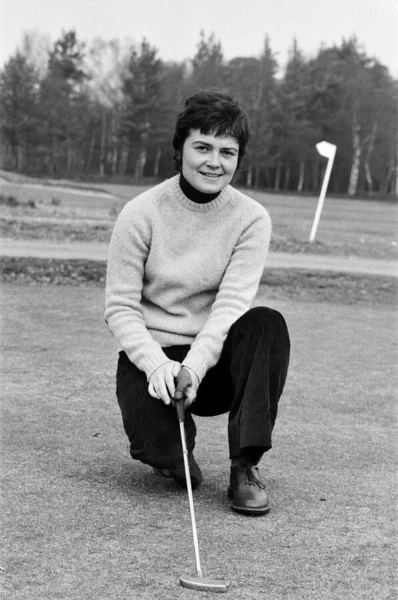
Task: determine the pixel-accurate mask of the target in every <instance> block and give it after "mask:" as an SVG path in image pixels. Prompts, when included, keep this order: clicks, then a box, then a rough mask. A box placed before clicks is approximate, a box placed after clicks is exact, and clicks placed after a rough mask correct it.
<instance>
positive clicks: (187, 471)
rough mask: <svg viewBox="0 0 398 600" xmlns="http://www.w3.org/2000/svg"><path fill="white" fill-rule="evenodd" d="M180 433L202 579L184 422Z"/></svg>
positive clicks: (198, 563)
mask: <svg viewBox="0 0 398 600" xmlns="http://www.w3.org/2000/svg"><path fill="white" fill-rule="evenodd" d="M180 432H181V442H182V452H183V457H184V468H185V478H186V480H187V490H188V500H189V510H190V511H191V522H192V535H193V545H194V548H195V559H196V570H197V572H198V577H202V567H201V566H200V557H199V543H198V534H197V531H196V520H195V511H194V508H193V496H192V484H191V473H190V471H189V463H188V450H187V443H186V439H185V427H184V422H183V421H181V422H180Z"/></svg>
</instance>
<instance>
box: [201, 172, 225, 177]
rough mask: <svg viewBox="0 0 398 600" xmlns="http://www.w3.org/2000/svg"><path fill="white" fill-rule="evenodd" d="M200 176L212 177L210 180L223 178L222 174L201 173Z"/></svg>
mask: <svg viewBox="0 0 398 600" xmlns="http://www.w3.org/2000/svg"><path fill="white" fill-rule="evenodd" d="M200 174H201V175H204V176H205V177H210V179H217V178H218V177H221V173H203V172H202V171H200Z"/></svg>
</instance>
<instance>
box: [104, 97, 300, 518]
mask: <svg viewBox="0 0 398 600" xmlns="http://www.w3.org/2000/svg"><path fill="white" fill-rule="evenodd" d="M249 135H250V126H249V121H248V117H247V115H246V113H245V112H244V110H243V109H242V108H241V106H240V105H239V104H238V102H237V101H236V100H235V99H234V98H233V97H232V96H229V95H227V94H224V93H221V92H218V91H201V92H198V93H196V94H194V95H192V96H191V97H190V98H188V99H187V100H186V102H185V107H184V109H183V111H182V112H181V114H180V115H179V116H178V118H177V122H176V128H175V134H174V139H173V146H174V150H175V156H174V159H175V164H176V167H177V170H178V171H179V174H178V175H176V176H175V177H172V178H171V179H169V180H167V181H165V182H163V183H161V184H160V185H157V186H156V187H154V188H152V189H150V190H148V191H146V192H144V193H143V194H140V195H139V196H138V197H136V198H134V199H133V200H131V201H130V202H129V203H128V204H127V205H126V206H125V207H124V208H123V210H122V211H121V213H120V215H119V217H118V219H117V222H116V224H115V228H114V232H113V235H112V239H111V243H110V249H109V259H108V269H107V284H106V309H105V319H106V321H107V323H108V326H109V328H110V330H111V332H112V333H113V334H114V336H115V337H116V338H117V340H118V342H119V346H120V348H119V350H120V354H119V362H118V368H117V398H118V402H119V406H120V409H121V413H122V417H123V424H124V428H125V431H126V434H127V436H128V438H129V441H130V453H131V456H132V457H133V458H134V459H137V460H140V461H142V462H143V463H146V464H149V465H151V466H152V467H153V468H154V470H155V472H156V473H157V474H160V475H163V476H165V477H172V478H173V479H174V480H175V481H176V482H177V483H179V484H180V485H181V486H182V487H184V486H185V483H186V482H185V476H184V466H183V458H182V449H181V440H180V434H179V425H178V421H177V418H176V413H175V409H174V406H173V402H172V400H173V397H174V393H175V391H176V385H177V386H178V389H179V390H180V389H182V388H184V394H185V397H186V401H185V403H186V407H187V408H188V407H189V408H188V410H187V411H186V432H187V446H188V450H189V463H190V468H191V477H192V485H193V487H194V488H195V487H197V486H198V485H200V483H201V482H202V473H201V471H200V468H199V466H198V465H197V463H196V461H195V459H194V456H193V449H194V446H195V434H196V427H195V423H194V420H193V418H192V414H194V415H200V416H212V415H219V414H222V413H225V412H229V424H228V434H229V454H230V458H231V473H230V486H229V488H228V494H229V497H230V498H231V499H232V505H231V506H232V508H233V509H234V510H235V511H237V512H240V513H242V514H265V513H267V512H268V511H269V501H268V496H267V493H266V490H265V485H264V484H263V482H262V481H261V480H260V476H259V472H258V468H257V464H258V462H259V460H260V459H261V457H262V455H263V453H264V452H266V451H267V450H269V449H270V448H271V432H272V429H273V426H274V423H275V419H276V414H277V407H278V401H279V398H280V396H281V394H282V390H283V386H284V383H285V379H286V375H287V368H288V362H289V348H290V344H289V335H288V331H287V327H286V324H285V321H284V319H283V317H282V315H280V314H279V313H278V312H277V311H274V310H271V309H268V308H262V307H257V308H254V309H250V306H251V303H252V301H253V299H254V297H255V295H256V292H257V289H258V285H259V282H260V279H261V276H262V274H263V270H264V265H265V260H266V256H267V252H268V246H269V241H270V236H271V221H270V218H269V215H268V213H267V211H266V210H265V209H264V208H263V207H262V206H261V205H260V204H259V203H257V202H255V201H254V200H252V199H251V198H249V197H247V196H245V195H244V194H242V193H240V192H238V191H237V190H235V189H234V188H233V187H231V186H230V185H229V184H230V183H231V181H232V179H233V176H234V174H235V172H236V169H237V168H238V167H239V165H240V163H241V161H242V159H243V157H244V155H245V151H246V146H247V143H248V140H249ZM209 451H211V448H210V449H209Z"/></svg>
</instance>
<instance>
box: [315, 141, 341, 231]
mask: <svg viewBox="0 0 398 600" xmlns="http://www.w3.org/2000/svg"><path fill="white" fill-rule="evenodd" d="M322 144H327V142H320V144H317V145H316V147H317V150H318V152H319V154H321V155H322V156H327V158H328V164H327V167H326V171H325V177H324V178H323V183H322V189H321V193H320V195H319V200H318V206H317V208H316V212H315V217H314V222H313V224H312V229H311V233H310V242H313V241H314V239H315V235H316V231H317V229H318V225H319V220H320V218H321V212H322V208H323V203H324V201H325V196H326V190H327V189H328V184H329V179H330V174H331V172H332V167H333V162H334V157H335V154H336V146H334V145H333V144H328V147H327V148H326V152H325V149H323V148H322ZM319 146H320V147H321V148H319Z"/></svg>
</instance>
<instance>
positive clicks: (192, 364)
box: [182, 349, 209, 382]
mask: <svg viewBox="0 0 398 600" xmlns="http://www.w3.org/2000/svg"><path fill="white" fill-rule="evenodd" d="M182 365H183V366H184V367H188V368H189V369H192V371H195V373H196V374H197V376H198V378H199V382H201V381H202V379H203V377H204V376H205V375H206V373H207V370H208V368H209V367H208V364H207V361H206V360H204V358H203V352H196V351H195V350H192V349H191V350H190V351H189V352H188V354H187V356H186V357H185V359H184V362H183V363H182Z"/></svg>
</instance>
